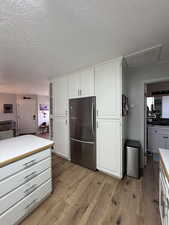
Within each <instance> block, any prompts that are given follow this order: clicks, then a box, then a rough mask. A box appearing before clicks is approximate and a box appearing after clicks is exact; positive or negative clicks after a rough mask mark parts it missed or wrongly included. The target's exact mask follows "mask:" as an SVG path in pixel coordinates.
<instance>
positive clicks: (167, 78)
mask: <svg viewBox="0 0 169 225" xmlns="http://www.w3.org/2000/svg"><path fill="white" fill-rule="evenodd" d="M163 81H169V77H161V78H153V79H149V80H143V82H142V90H143V96H142V97H143V98H142V100H143V102H142V103H143V105H144V111H143V113H142V116H143V117H142V119H143V121H144V128H143V131H142V138H143V142H144V149H143V167H145V166H146V164H147V160H146V159H147V157H146V153H147V145H146V143H147V120H146V115H147V107H146V104H145V103H146V96H145V87H146V86H147V85H148V84H152V83H159V82H163Z"/></svg>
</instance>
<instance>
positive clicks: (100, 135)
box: [97, 119, 122, 178]
mask: <svg viewBox="0 0 169 225" xmlns="http://www.w3.org/2000/svg"><path fill="white" fill-rule="evenodd" d="M121 148H122V143H121V126H120V121H119V120H113V119H98V121H97V168H98V169H99V170H101V171H103V172H106V173H108V174H111V175H114V176H117V177H119V178H121V177H122V171H121V157H122V156H121V155H122V151H121Z"/></svg>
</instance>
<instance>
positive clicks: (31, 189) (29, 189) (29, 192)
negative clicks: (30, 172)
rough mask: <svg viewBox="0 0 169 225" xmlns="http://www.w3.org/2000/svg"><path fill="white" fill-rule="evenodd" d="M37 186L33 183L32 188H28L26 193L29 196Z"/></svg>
mask: <svg viewBox="0 0 169 225" xmlns="http://www.w3.org/2000/svg"><path fill="white" fill-rule="evenodd" d="M36 188H37V185H36V184H33V185H32V186H31V187H30V188H28V189H26V190H25V191H24V193H25V195H26V196H27V195H29V194H31V193H32V192H33V191H34V190H35V189H36Z"/></svg>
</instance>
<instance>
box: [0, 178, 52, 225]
mask: <svg viewBox="0 0 169 225" xmlns="http://www.w3.org/2000/svg"><path fill="white" fill-rule="evenodd" d="M51 191H52V183H51V180H49V181H47V182H46V183H45V184H43V185H42V186H40V187H39V188H38V189H36V190H35V191H34V192H33V193H32V194H30V195H29V196H27V197H26V198H24V199H23V200H21V201H20V202H18V203H17V204H16V205H15V206H14V207H12V208H10V209H9V210H8V211H6V212H5V213H4V214H2V215H1V216H0V224H1V225H14V224H18V223H19V222H20V221H21V220H22V219H23V218H24V217H25V216H27V215H28V214H29V213H31V212H32V210H33V209H35V208H36V207H37V206H38V205H39V204H40V202H41V201H42V200H43V199H44V198H45V197H46V196H47V195H49V194H50V193H51Z"/></svg>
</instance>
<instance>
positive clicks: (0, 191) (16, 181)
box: [0, 158, 51, 198]
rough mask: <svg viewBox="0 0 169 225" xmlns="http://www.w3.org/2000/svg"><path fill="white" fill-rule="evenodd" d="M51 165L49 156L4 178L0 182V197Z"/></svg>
mask: <svg viewBox="0 0 169 225" xmlns="http://www.w3.org/2000/svg"><path fill="white" fill-rule="evenodd" d="M50 167H51V158H47V159H45V160H43V161H40V162H39V163H37V164H36V165H34V166H32V167H30V168H28V169H26V170H23V171H21V172H20V173H17V174H15V175H13V176H12V177H9V178H8V179H5V180H3V181H1V182H0V187H1V188H0V198H1V197H3V196H5V195H6V194H7V193H9V192H11V191H12V190H14V189H16V188H17V187H19V186H21V185H22V184H24V183H27V182H28V181H30V180H31V179H32V178H34V177H36V176H37V175H39V174H40V173H42V172H43V171H45V170H46V169H48V168H50Z"/></svg>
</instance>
